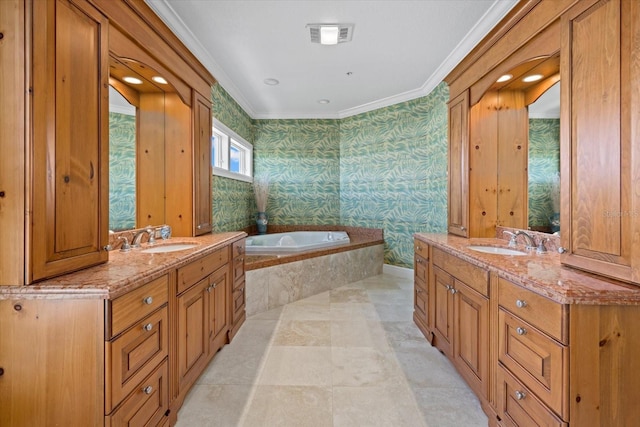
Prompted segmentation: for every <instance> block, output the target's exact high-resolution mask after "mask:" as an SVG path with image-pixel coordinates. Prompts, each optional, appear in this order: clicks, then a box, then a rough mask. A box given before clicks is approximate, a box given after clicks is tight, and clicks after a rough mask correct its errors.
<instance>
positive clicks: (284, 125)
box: [253, 120, 340, 225]
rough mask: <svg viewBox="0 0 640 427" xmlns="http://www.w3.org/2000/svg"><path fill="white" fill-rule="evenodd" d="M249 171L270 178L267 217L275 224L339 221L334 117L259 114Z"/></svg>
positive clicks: (336, 131)
mask: <svg viewBox="0 0 640 427" xmlns="http://www.w3.org/2000/svg"><path fill="white" fill-rule="evenodd" d="M253 155H254V168H255V170H254V174H255V176H256V177H263V176H266V177H268V179H269V182H270V185H269V200H268V202H267V213H268V215H269V220H270V221H271V222H273V223H274V224H279V225H295V224H299V225H308V224H317V225H332V224H339V223H340V131H339V122H338V121H337V120H258V121H256V133H255V140H254V145H253Z"/></svg>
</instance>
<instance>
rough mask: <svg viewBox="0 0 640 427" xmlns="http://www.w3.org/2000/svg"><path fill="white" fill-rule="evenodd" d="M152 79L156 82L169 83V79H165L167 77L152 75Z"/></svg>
mask: <svg viewBox="0 0 640 427" xmlns="http://www.w3.org/2000/svg"><path fill="white" fill-rule="evenodd" d="M151 80H153V81H154V82H156V83H159V84H161V85H166V84H169V83H168V82H167V80H165V78H164V77H162V76H153V77H151Z"/></svg>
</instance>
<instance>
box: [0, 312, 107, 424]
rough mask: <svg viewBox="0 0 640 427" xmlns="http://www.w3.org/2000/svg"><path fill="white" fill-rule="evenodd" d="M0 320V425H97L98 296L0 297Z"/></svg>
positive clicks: (100, 410)
mask: <svg viewBox="0 0 640 427" xmlns="http://www.w3.org/2000/svg"><path fill="white" fill-rule="evenodd" d="M0 324H1V325H2V329H1V330H0V365H1V366H2V368H3V369H4V373H3V375H2V376H1V377H0V396H2V398H0V425H3V426H35V425H66V426H71V425H77V426H94V425H103V422H104V421H103V419H104V360H105V359H104V334H103V331H104V302H103V301H102V300H1V301H0ZM63 394H64V398H61V396H62V395H63ZM79 402H81V403H82V404H79Z"/></svg>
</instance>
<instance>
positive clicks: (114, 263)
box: [0, 232, 247, 299]
mask: <svg viewBox="0 0 640 427" xmlns="http://www.w3.org/2000/svg"><path fill="white" fill-rule="evenodd" d="M246 235H247V234H246V233H244V232H230V233H215V234H207V235H204V236H199V237H173V238H171V239H167V240H160V241H158V243H157V244H156V245H155V246H162V245H168V244H175V243H195V244H196V245H197V246H196V247H194V248H191V249H185V250H181V251H176V252H165V253H143V252H142V251H143V250H144V249H147V248H150V247H152V246H148V245H146V244H143V245H142V247H141V248H135V249H131V251H129V252H120V251H119V250H114V251H111V252H109V261H108V262H106V263H104V264H100V265H97V266H95V267H89V268H85V269H83V270H80V271H76V272H74V273H69V274H65V275H63V276H59V277H56V278H53V279H48V280H44V281H41V282H38V283H35V284H32V285H27V286H0V299H16V298H41V299H46V298H51V299H54V298H85V299H86V298H97V299H113V298H116V297H118V296H120V295H123V294H125V293H127V292H129V291H131V290H133V289H135V288H137V287H139V286H141V285H143V284H145V283H147V282H149V281H150V280H153V279H156V278H158V277H160V276H162V275H164V274H167V273H168V272H169V271H171V270H173V269H176V268H179V267H181V266H183V265H185V264H188V263H189V262H191V261H193V260H194V259H196V258H199V257H201V256H203V255H208V254H210V253H212V252H214V251H215V250H217V249H219V248H221V247H223V246H226V245H229V244H231V243H232V242H234V241H236V240H239V239H242V238H244V237H246Z"/></svg>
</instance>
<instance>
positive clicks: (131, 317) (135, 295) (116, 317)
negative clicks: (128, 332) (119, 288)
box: [106, 276, 169, 339]
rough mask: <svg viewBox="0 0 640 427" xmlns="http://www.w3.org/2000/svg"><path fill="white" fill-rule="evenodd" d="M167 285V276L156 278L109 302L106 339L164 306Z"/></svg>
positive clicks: (167, 291)
mask: <svg viewBox="0 0 640 427" xmlns="http://www.w3.org/2000/svg"><path fill="white" fill-rule="evenodd" d="M168 284H169V279H168V277H167V276H162V277H158V278H157V279H155V280H152V281H151V282H149V283H147V284H146V285H144V286H141V287H139V288H138V289H134V290H133V291H131V292H129V293H127V294H125V295H122V296H121V297H118V298H116V299H114V300H113V301H110V302H109V305H110V309H111V310H110V321H108V322H107V323H106V327H107V333H106V338H107V339H109V338H111V337H114V336H116V335H118V334H119V333H120V332H122V331H124V330H125V329H127V328H128V327H129V326H131V325H132V324H133V323H135V322H137V321H138V320H139V319H141V318H143V317H145V316H147V315H148V314H150V313H151V312H153V311H155V310H157V309H158V308H159V307H161V306H162V305H164V304H166V303H167V297H168V293H169V290H168Z"/></svg>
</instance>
